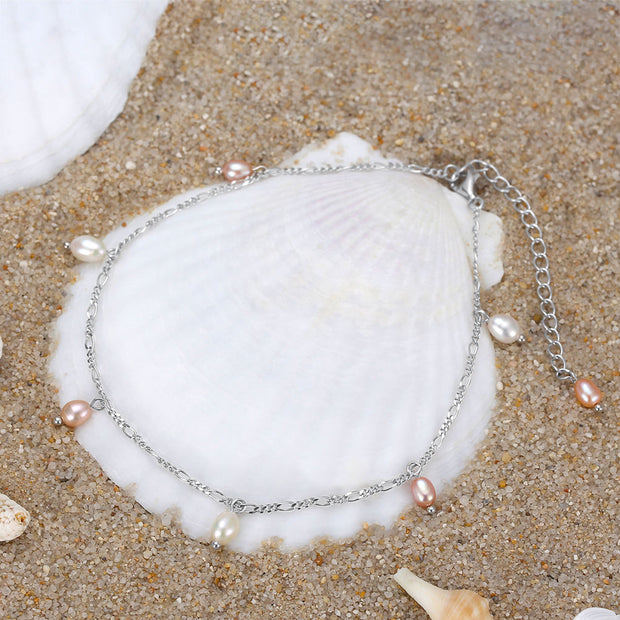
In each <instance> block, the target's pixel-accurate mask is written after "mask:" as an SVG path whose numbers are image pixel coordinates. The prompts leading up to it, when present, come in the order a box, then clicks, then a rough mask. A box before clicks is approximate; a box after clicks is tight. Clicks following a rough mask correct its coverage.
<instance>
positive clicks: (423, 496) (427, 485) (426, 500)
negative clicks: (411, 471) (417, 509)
mask: <svg viewBox="0 0 620 620" xmlns="http://www.w3.org/2000/svg"><path fill="white" fill-rule="evenodd" d="M411 494H412V495H413V501H414V502H415V503H416V504H417V505H418V506H421V507H422V508H428V507H429V506H432V505H433V504H434V503H435V500H436V499H437V493H436V492H435V487H434V486H433V483H432V482H431V481H430V480H429V479H428V478H423V477H420V478H414V479H413V480H412V481H411Z"/></svg>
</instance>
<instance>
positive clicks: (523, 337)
mask: <svg viewBox="0 0 620 620" xmlns="http://www.w3.org/2000/svg"><path fill="white" fill-rule="evenodd" d="M517 342H518V343H519V344H524V343H525V342H527V338H526V337H525V336H524V335H523V334H521V335H520V336H519V337H518V338H517Z"/></svg>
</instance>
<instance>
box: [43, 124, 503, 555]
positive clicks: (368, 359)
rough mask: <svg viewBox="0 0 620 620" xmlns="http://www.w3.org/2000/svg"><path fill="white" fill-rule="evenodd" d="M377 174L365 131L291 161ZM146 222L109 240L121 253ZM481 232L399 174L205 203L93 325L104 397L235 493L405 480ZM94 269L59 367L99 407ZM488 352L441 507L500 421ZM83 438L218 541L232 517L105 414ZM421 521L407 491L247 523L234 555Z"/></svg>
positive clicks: (75, 302)
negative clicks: (88, 314) (269, 543)
mask: <svg viewBox="0 0 620 620" xmlns="http://www.w3.org/2000/svg"><path fill="white" fill-rule="evenodd" d="M231 156H234V154H231ZM370 160H383V161H385V160H384V159H383V158H382V157H381V155H380V154H378V153H377V152H376V151H374V150H373V149H372V147H371V146H370V145H369V144H368V143H366V142H364V141H363V140H361V139H359V138H357V137H355V136H352V135H350V134H341V135H339V136H337V137H336V138H334V139H333V140H330V141H328V142H326V143H324V144H322V145H319V146H314V147H312V148H311V149H307V150H305V151H304V152H303V156H299V157H297V158H295V161H296V163H297V164H298V165H300V166H303V165H306V162H308V161H311V162H313V163H316V164H323V163H346V162H358V161H370ZM197 191H198V190H194V192H189V193H188V194H185V195H183V196H178V197H176V198H175V199H174V200H173V201H171V203H169V204H168V205H164V206H163V207H162V208H166V207H167V206H170V205H171V204H175V203H177V202H179V201H180V200H182V199H184V198H187V197H188V196H189V195H191V194H192V193H196V192H197ZM151 215H152V214H151ZM145 219H146V217H142V218H139V219H137V220H135V221H133V222H131V223H130V224H129V225H128V227H127V228H119V229H117V230H115V231H113V232H112V233H110V234H109V235H108V237H107V238H106V239H105V243H106V247H109V248H112V247H113V246H114V245H115V244H116V243H118V242H119V241H120V240H121V239H122V238H124V237H125V236H126V235H127V234H128V232H129V231H130V230H132V229H133V228H134V227H136V226H138V225H139V224H141V223H142V222H144V220H145ZM468 219H469V226H471V216H470V214H469V212H468V210H467V207H466V204H465V200H464V199H463V198H461V197H460V196H458V195H456V194H454V193H452V192H450V191H449V190H448V189H446V188H444V187H442V186H441V185H440V184H438V183H437V182H436V181H434V180H431V179H428V178H426V177H422V176H419V175H413V174H408V173H403V172H395V171H381V172H364V173H354V172H348V173H340V174H333V175H320V176H318V175H315V176H303V175H302V176H281V177H276V178H272V179H268V180H266V181H264V182H260V183H256V184H254V185H251V186H249V187H247V188H242V189H241V190H240V191H234V192H230V193H228V194H226V195H223V196H220V197H218V198H217V199H213V200H210V201H208V202H207V203H205V204H201V205H197V206H196V207H194V208H192V209H189V210H187V211H184V212H183V213H182V214H179V215H177V216H175V217H172V218H170V219H168V220H166V221H165V223H162V224H161V225H160V226H157V227H155V228H153V229H152V230H150V231H149V232H148V234H146V235H144V236H143V237H141V238H140V239H139V240H137V241H136V243H135V244H133V245H132V246H130V247H128V248H127V251H126V252H125V253H124V254H123V256H122V257H121V259H119V261H118V263H117V264H116V265H115V266H114V268H113V270H112V272H111V274H110V279H109V281H108V283H107V284H106V287H105V291H104V294H103V297H102V300H101V303H100V305H99V312H98V314H97V323H96V326H95V328H96V337H97V350H98V362H99V365H100V368H101V373H102V379H103V382H104V385H105V386H107V389H108V390H109V395H110V397H111V399H112V401H113V402H114V404H115V406H116V408H117V409H118V411H119V412H121V413H122V414H123V415H124V416H125V417H126V418H127V420H128V421H129V422H130V423H131V424H133V425H134V426H135V427H136V428H137V429H138V431H139V432H140V433H141V434H142V435H143V436H144V437H145V438H146V439H147V441H148V442H150V443H151V445H152V446H153V447H154V448H155V449H156V450H157V451H159V452H160V453H161V454H163V455H165V457H166V458H167V459H169V460H170V461H171V462H172V463H174V464H175V465H177V466H178V467H181V468H183V469H184V470H185V471H186V472H188V473H189V474H191V475H192V476H194V477H195V478H197V479H199V480H201V481H203V482H205V483H206V484H209V485H213V486H215V487H216V488H218V489H220V490H221V491H223V492H224V493H226V494H227V495H229V496H233V497H241V498H243V499H245V500H246V501H249V502H260V503H263V502H278V501H285V500H289V499H302V498H306V497H314V496H317V495H323V494H332V493H341V492H346V491H349V490H352V489H356V488H361V487H363V486H366V485H368V484H373V483H375V482H377V481H380V480H382V479H385V478H391V477H393V476H396V475H397V474H399V473H401V472H402V471H404V469H405V467H406V464H407V463H408V462H410V461H411V460H413V459H415V458H419V457H420V456H421V455H422V454H423V452H424V451H425V450H426V448H427V447H428V445H429V442H430V441H431V439H432V438H433V436H434V435H435V433H436V432H437V430H438V428H439V426H440V425H441V422H442V421H443V419H444V418H445V416H446V415H447V412H448V408H449V406H450V404H451V402H452V400H453V397H454V390H455V386H456V385H457V383H458V380H459V378H460V377H461V375H462V374H463V370H464V364H465V356H466V351H467V346H468V343H469V341H470V337H471V327H472V325H471V323H472V281H471V270H470V265H469V262H468V245H469V244H470V242H471V241H470V240H471V233H470V231H469V230H468V228H469V226H468V225H466V223H467V221H468ZM483 220H484V222H485V223H484V224H483V227H482V231H483V232H482V241H481V243H482V247H483V248H484V249H485V254H484V256H486V258H484V257H481V270H482V273H483V275H484V277H485V281H486V282H487V283H494V282H495V281H497V279H498V278H499V276H500V275H501V260H500V258H499V249H498V248H499V244H500V241H501V229H500V227H499V225H497V218H495V216H492V215H490V214H485V216H484V218H483ZM489 221H491V222H492V225H491V226H489V225H488V222H489ZM497 265H499V266H500V269H499V271H498V269H497ZM97 272H98V267H97V266H84V267H82V276H83V277H82V278H81V280H80V281H79V282H77V283H76V284H75V285H74V286H72V288H71V295H70V301H69V303H68V305H67V307H66V309H65V311H64V313H63V315H62V316H61V317H60V319H59V321H58V324H57V336H58V340H59V342H58V347H57V350H56V352H55V355H54V358H53V360H52V363H51V368H52V372H53V373H54V375H55V377H56V379H57V382H58V385H59V389H60V396H61V398H62V400H63V402H64V401H68V400H72V399H75V398H80V399H85V400H89V399H91V398H93V397H94V396H95V392H94V387H93V385H92V381H91V380H90V376H89V373H88V369H87V366H86V360H85V358H84V345H83V337H84V328H83V325H84V315H85V310H86V308H87V306H88V299H89V296H90V292H91V289H92V286H93V284H94V280H95V278H96V275H97ZM480 343H481V344H480V352H479V355H478V359H477V361H476V371H475V373H474V377H473V381H472V384H471V386H470V391H469V393H468V394H467V398H466V399H465V402H464V404H463V408H462V411H461V414H460V416H459V418H458V419H457V420H456V422H455V424H454V426H453V429H452V431H451V432H450V434H449V435H448V437H447V439H446V440H445V442H444V444H443V446H442V448H441V450H440V451H439V453H438V454H437V456H436V458H434V459H433V461H432V462H431V464H430V465H429V467H428V468H427V469H426V470H425V475H426V476H428V477H430V478H431V479H432V480H433V482H434V484H435V486H436V488H437V491H438V493H439V500H438V503H439V504H441V487H442V486H443V485H444V484H445V482H446V481H449V480H451V479H452V478H453V477H454V476H456V475H457V474H458V473H459V472H460V471H461V470H462V468H463V466H464V464H465V463H466V461H467V460H468V459H469V458H471V456H472V455H473V454H474V450H475V448H476V444H477V442H478V441H479V440H480V439H481V438H482V437H483V436H484V431H485V427H486V424H487V422H488V419H489V416H490V413H491V408H492V406H493V400H494V394H495V365H494V355H493V348H492V345H491V343H490V338H489V336H488V334H487V333H486V330H484V331H483V333H482V336H481V341H480ZM76 438H77V440H78V441H80V443H82V445H83V446H84V447H85V448H86V449H87V450H88V451H89V452H91V454H93V456H94V457H95V458H96V459H97V460H98V461H99V463H100V464H101V466H102V468H103V469H104V470H105V471H106V472H107V473H108V475H109V476H110V477H111V478H112V479H113V480H114V481H115V482H116V483H117V484H119V485H120V486H122V487H128V486H129V485H131V486H132V489H133V491H134V493H135V497H136V499H137V500H138V501H139V502H140V503H141V504H142V505H143V506H145V508H147V509H148V510H150V511H152V512H156V513H161V512H164V511H166V510H168V509H171V508H177V509H178V510H179V512H180V513H181V515H182V516H181V521H182V525H183V528H184V530H185V532H186V533H187V534H188V535H190V536H193V537H198V538H200V537H207V536H208V533H209V530H210V528H211V522H212V520H213V519H214V518H215V516H216V515H217V514H219V513H220V512H222V506H221V505H219V504H216V503H214V502H213V501H211V500H210V499H209V498H207V497H204V496H203V495H202V494H200V493H199V492H197V491H196V490H194V489H192V488H190V487H189V486H187V485H185V484H183V483H182V482H180V481H179V480H178V479H177V478H175V477H174V476H173V475H171V474H170V473H168V472H167V471H165V470H163V469H162V468H161V467H159V466H158V465H157V463H156V462H155V461H154V459H152V457H149V455H148V454H145V453H144V452H143V451H141V450H140V449H139V448H137V446H136V445H135V443H134V442H132V441H129V440H127V438H126V437H125V436H124V435H123V433H122V432H121V431H120V430H119V428H118V427H117V426H116V425H115V424H114V423H113V422H112V421H111V420H110V419H109V418H108V417H107V416H106V415H105V414H104V413H101V414H96V415H94V416H93V418H92V419H91V420H90V421H89V422H88V424H85V425H84V426H82V427H80V428H79V429H78V430H77V432H76ZM411 505H412V499H411V494H410V492H409V490H408V485H404V486H402V487H400V488H398V489H394V490H392V491H390V492H389V493H381V494H378V495H375V496H374V497H372V498H368V499H365V500H364V501H360V502H355V503H349V504H346V505H337V506H331V507H329V508H315V509H309V510H303V511H298V512H290V513H279V514H271V515H251V516H246V515H243V516H242V518H241V531H240V533H239V536H238V537H237V538H236V539H235V541H234V542H233V543H232V544H231V547H233V548H236V549H243V550H251V549H254V548H256V547H257V546H258V545H259V544H260V542H261V541H262V540H263V539H265V538H269V537H279V538H281V539H283V541H284V543H285V545H288V546H295V545H300V544H305V543H307V542H308V541H310V540H311V539H313V538H315V537H317V536H331V537H336V538H339V537H343V536H350V535H353V534H354V533H355V532H356V531H358V529H359V528H360V527H361V525H362V523H363V522H365V521H367V522H375V523H380V524H383V525H385V526H389V525H391V524H392V523H393V522H394V520H395V519H396V518H397V517H398V515H399V514H400V513H402V512H403V511H404V510H406V509H408V508H409V507H410V506H411Z"/></svg>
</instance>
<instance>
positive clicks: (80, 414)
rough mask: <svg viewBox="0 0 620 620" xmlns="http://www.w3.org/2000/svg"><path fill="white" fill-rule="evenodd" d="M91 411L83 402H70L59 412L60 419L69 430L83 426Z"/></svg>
mask: <svg viewBox="0 0 620 620" xmlns="http://www.w3.org/2000/svg"><path fill="white" fill-rule="evenodd" d="M92 413H93V410H92V409H91V408H90V405H89V404H88V403H87V402H86V401H85V400H70V401H69V402H68V403H67V404H66V405H65V406H64V407H63V408H62V411H61V412H60V419H61V420H62V421H63V423H64V424H66V425H67V426H69V427H71V428H75V427H76V426H80V425H81V424H84V422H86V420H88V418H90V416H91V415H92Z"/></svg>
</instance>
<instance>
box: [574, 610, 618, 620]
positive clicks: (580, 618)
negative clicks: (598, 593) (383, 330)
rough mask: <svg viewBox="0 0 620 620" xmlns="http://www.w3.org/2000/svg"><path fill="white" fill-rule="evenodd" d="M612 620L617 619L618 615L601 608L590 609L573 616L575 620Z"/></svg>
mask: <svg viewBox="0 0 620 620" xmlns="http://www.w3.org/2000/svg"><path fill="white" fill-rule="evenodd" d="M614 618H615V619H619V618H620V615H619V614H617V613H616V612H615V611H611V609H603V608H602V607H590V608H589V609H584V610H583V611H582V612H581V613H579V614H577V615H576V616H575V620H614Z"/></svg>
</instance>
